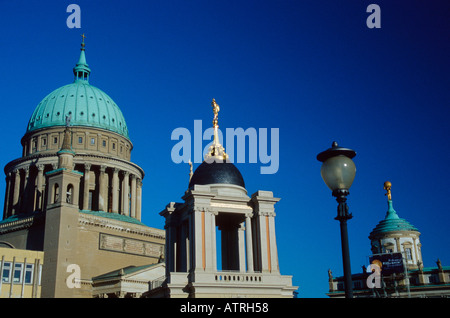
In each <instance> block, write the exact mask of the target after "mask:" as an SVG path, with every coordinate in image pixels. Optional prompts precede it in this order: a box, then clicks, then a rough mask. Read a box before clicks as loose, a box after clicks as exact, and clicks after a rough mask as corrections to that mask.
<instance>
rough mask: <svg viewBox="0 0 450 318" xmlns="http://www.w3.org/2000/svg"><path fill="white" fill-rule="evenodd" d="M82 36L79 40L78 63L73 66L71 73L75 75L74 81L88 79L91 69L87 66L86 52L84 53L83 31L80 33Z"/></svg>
mask: <svg viewBox="0 0 450 318" xmlns="http://www.w3.org/2000/svg"><path fill="white" fill-rule="evenodd" d="M81 37H82V38H83V39H82V41H81V53H80V58H79V59H78V63H77V64H76V66H75V67H74V68H73V74H74V75H75V81H86V82H87V81H89V74H90V73H91V69H90V68H89V65H88V64H87V62H86V54H85V49H84V47H85V43H84V39H85V38H86V36H85V35H84V33H83V34H82V35H81Z"/></svg>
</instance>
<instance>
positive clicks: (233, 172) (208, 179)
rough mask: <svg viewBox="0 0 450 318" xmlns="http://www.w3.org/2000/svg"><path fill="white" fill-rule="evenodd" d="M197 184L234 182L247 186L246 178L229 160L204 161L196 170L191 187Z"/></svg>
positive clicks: (190, 183) (234, 183)
mask: <svg viewBox="0 0 450 318" xmlns="http://www.w3.org/2000/svg"><path fill="white" fill-rule="evenodd" d="M196 184H199V185H207V184H232V185H237V186H240V187H243V188H245V183H244V178H242V175H241V173H240V171H239V170H238V168H236V166H235V165H234V164H232V163H229V162H215V161H213V162H211V163H208V162H206V161H203V163H202V164H201V165H200V166H198V168H197V169H196V170H195V172H194V174H193V176H192V178H191V181H190V182H189V187H192V186H194V185H196Z"/></svg>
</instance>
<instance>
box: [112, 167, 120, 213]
mask: <svg viewBox="0 0 450 318" xmlns="http://www.w3.org/2000/svg"><path fill="white" fill-rule="evenodd" d="M112 197H113V198H112V199H113V202H112V212H113V213H118V212H119V169H118V168H114V172H113V179H112Z"/></svg>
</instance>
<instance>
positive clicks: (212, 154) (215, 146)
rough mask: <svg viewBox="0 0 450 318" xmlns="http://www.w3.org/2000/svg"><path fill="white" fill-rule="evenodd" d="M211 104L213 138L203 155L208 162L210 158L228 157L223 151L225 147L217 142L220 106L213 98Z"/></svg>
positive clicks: (222, 159)
mask: <svg viewBox="0 0 450 318" xmlns="http://www.w3.org/2000/svg"><path fill="white" fill-rule="evenodd" d="M211 106H212V109H213V113H214V119H213V128H214V140H213V143H212V145H211V146H210V147H209V150H208V153H207V154H206V156H205V160H207V161H208V162H210V160H214V161H216V160H217V161H219V162H223V161H225V160H227V159H228V155H227V154H226V153H225V148H223V146H222V145H221V144H220V142H219V132H218V128H219V125H218V117H219V111H220V107H219V105H218V104H217V103H216V100H215V99H214V98H213V100H212V102H211Z"/></svg>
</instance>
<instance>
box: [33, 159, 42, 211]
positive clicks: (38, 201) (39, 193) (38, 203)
mask: <svg viewBox="0 0 450 318" xmlns="http://www.w3.org/2000/svg"><path fill="white" fill-rule="evenodd" d="M37 168H38V175H37V185H36V208H35V209H36V210H38V211H41V210H42V202H43V198H44V193H43V186H44V165H37Z"/></svg>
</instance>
